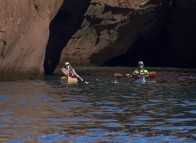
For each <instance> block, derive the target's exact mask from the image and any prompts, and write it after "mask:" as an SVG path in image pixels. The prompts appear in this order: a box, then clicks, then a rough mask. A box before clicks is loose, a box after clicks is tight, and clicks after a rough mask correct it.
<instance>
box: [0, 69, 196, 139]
mask: <svg viewBox="0 0 196 143" xmlns="http://www.w3.org/2000/svg"><path fill="white" fill-rule="evenodd" d="M82 76H83V77H84V78H85V79H86V81H89V82H90V83H89V84H85V83H82V82H79V83H78V84H76V85H68V84H65V83H62V82H60V80H59V78H60V75H53V76H49V77H47V78H46V80H44V81H42V80H32V81H16V82H0V142H6V143H22V142H25V143H26V142H29V143H31V142H32V143H33V142H40V143H46V142H57V143H61V142H62V143H64V142H68V143H94V142H115V143H116V142H120V143H129V142H130V143H145V142H150V143H152V142H164V143H165V142H172V143H174V142H196V98H195V97H196V75H195V73H194V72H179V71H178V72H158V75H157V78H155V79H152V80H150V83H148V84H145V85H140V84H132V83H131V80H130V79H126V78H125V77H124V78H122V79H120V80H119V83H115V82H114V77H113V71H107V72H97V71H93V70H92V71H90V73H88V74H84V73H83V74H82ZM155 81H156V82H155Z"/></svg>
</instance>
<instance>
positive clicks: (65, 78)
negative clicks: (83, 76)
mask: <svg viewBox="0 0 196 143" xmlns="http://www.w3.org/2000/svg"><path fill="white" fill-rule="evenodd" d="M61 81H64V82H66V83H68V84H76V83H78V79H77V78H73V77H70V76H63V77H61Z"/></svg>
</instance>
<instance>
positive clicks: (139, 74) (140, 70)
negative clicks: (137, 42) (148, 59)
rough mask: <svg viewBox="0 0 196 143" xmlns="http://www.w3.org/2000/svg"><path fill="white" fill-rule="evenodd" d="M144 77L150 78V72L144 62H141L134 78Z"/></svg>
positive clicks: (134, 73) (134, 72)
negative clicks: (145, 67)
mask: <svg viewBox="0 0 196 143" xmlns="http://www.w3.org/2000/svg"><path fill="white" fill-rule="evenodd" d="M144 75H145V76H148V75H149V72H148V71H147V70H146V69H144V63H143V62H142V61H139V62H138V68H137V69H135V70H134V71H133V77H136V78H140V77H142V76H144Z"/></svg>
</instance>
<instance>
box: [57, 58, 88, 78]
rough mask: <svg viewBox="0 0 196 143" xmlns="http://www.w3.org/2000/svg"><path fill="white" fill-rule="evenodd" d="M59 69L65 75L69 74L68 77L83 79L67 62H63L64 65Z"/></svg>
mask: <svg viewBox="0 0 196 143" xmlns="http://www.w3.org/2000/svg"><path fill="white" fill-rule="evenodd" d="M61 71H62V72H63V73H64V74H65V75H67V76H70V77H72V78H75V77H77V78H79V79H80V80H81V81H84V80H83V79H82V78H81V77H80V76H79V75H78V74H77V73H76V71H75V70H74V68H73V67H72V66H71V65H70V63H69V62H65V67H63V68H62V69H61Z"/></svg>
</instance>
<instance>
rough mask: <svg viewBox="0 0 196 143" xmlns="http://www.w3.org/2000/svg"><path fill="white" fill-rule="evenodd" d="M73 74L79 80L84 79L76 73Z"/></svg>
mask: <svg viewBox="0 0 196 143" xmlns="http://www.w3.org/2000/svg"><path fill="white" fill-rule="evenodd" d="M75 76H76V77H77V78H79V79H80V80H81V81H84V80H83V78H81V77H80V76H79V75H78V74H77V73H75Z"/></svg>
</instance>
